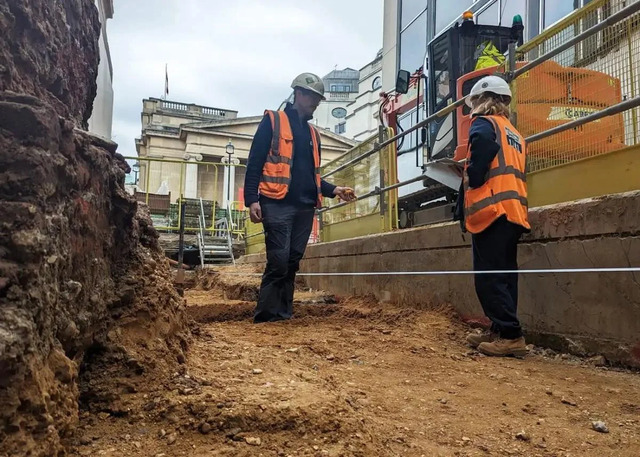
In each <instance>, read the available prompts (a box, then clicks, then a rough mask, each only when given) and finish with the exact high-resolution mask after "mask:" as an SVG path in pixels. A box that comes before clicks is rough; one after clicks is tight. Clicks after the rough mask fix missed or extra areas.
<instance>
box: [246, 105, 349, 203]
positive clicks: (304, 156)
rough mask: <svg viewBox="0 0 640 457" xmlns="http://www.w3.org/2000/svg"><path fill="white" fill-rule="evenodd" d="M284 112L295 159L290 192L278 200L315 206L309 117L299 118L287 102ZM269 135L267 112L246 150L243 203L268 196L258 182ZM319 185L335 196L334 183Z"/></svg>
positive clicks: (269, 125) (267, 151) (270, 131)
mask: <svg viewBox="0 0 640 457" xmlns="http://www.w3.org/2000/svg"><path fill="white" fill-rule="evenodd" d="M284 112H285V113H286V114H287V117H288V118H289V123H290V124H291V131H292V133H293V157H294V160H293V167H292V170H291V183H290V184H289V192H288V193H287V195H286V197H285V198H284V199H283V200H278V201H284V202H287V203H293V204H295V205H300V206H315V205H316V202H317V200H318V191H317V188H316V178H315V164H314V162H313V144H312V142H311V132H310V130H309V126H308V124H307V122H308V121H309V120H310V119H311V118H307V119H300V117H299V116H298V112H297V111H296V110H295V109H294V108H293V106H292V105H291V104H287V106H286V108H285V109H284ZM272 137H273V128H272V127H271V120H270V119H269V116H268V115H265V116H264V118H263V119H262V122H260V125H259V126H258V130H257V131H256V134H255V136H254V137H253V143H251V150H250V151H249V161H248V163H247V171H246V175H245V178H244V204H245V205H246V206H251V204H252V203H255V202H257V201H258V200H259V199H267V197H264V196H258V186H259V185H260V177H261V176H262V169H263V167H264V163H265V162H266V160H267V155H268V154H269V150H270V149H271V139H272ZM321 188H322V195H324V196H325V197H334V195H333V190H334V189H335V188H336V186H334V185H333V184H329V183H328V182H326V181H324V180H322V186H321ZM268 200H271V199H268Z"/></svg>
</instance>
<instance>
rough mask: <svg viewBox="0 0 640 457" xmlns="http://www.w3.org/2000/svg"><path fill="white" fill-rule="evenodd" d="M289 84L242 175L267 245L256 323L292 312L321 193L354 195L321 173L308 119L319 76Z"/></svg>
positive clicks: (319, 93)
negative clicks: (290, 94)
mask: <svg viewBox="0 0 640 457" xmlns="http://www.w3.org/2000/svg"><path fill="white" fill-rule="evenodd" d="M291 87H292V88H293V90H294V101H293V103H287V105H286V107H285V109H284V111H270V110H267V111H265V115H264V118H263V119H262V122H261V123H260V125H259V126H258V130H257V131H256V134H255V136H254V138H253V143H252V144H251V150H250V152H249V161H248V163H247V171H246V176H245V183H244V193H245V194H244V200H245V205H246V206H247V207H248V208H249V217H250V219H251V221H252V222H254V223H259V222H262V225H263V227H264V233H265V244H266V247H267V266H266V268H265V271H264V274H263V276H262V284H261V286H260V294H259V297H258V303H257V305H256V309H255V313H254V318H253V321H254V322H255V323H260V322H273V321H279V320H285V319H290V318H291V316H292V315H293V291H294V283H295V277H296V272H297V271H298V267H299V264H300V260H301V259H302V256H303V255H304V251H305V249H306V247H307V242H308V241H309V235H310V234H311V229H312V226H313V219H314V216H315V209H316V208H319V207H320V206H321V198H322V196H325V197H329V198H333V197H335V196H338V197H340V198H341V199H342V200H345V201H350V200H353V199H355V198H356V197H355V194H354V192H353V189H351V188H348V187H336V186H334V185H333V184H329V183H328V182H326V181H324V180H323V179H322V178H321V177H320V157H321V144H320V134H319V133H318V130H317V129H316V128H315V127H314V126H312V125H311V124H309V120H311V119H312V117H313V113H314V111H315V110H316V108H317V107H318V104H319V103H320V101H321V100H324V99H325V98H324V83H323V82H322V79H320V78H319V77H318V76H316V75H314V74H313V73H302V74H301V75H299V76H297V77H296V78H295V79H294V80H293V83H292V84H291Z"/></svg>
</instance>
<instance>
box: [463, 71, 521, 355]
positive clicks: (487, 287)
mask: <svg viewBox="0 0 640 457" xmlns="http://www.w3.org/2000/svg"><path fill="white" fill-rule="evenodd" d="M510 101H511V90H510V89H509V85H508V84H507V83H506V82H505V81H504V80H503V79H502V78H500V77H498V76H487V77H484V78H482V79H481V80H479V81H478V82H477V83H476V84H475V85H474V86H473V88H472V89H471V93H470V94H469V97H468V98H467V104H468V105H469V106H470V107H471V115H472V117H473V120H472V123H471V128H470V130H469V150H468V153H467V161H466V164H465V171H464V178H463V188H464V193H463V201H462V203H461V204H460V206H462V208H463V212H464V227H465V228H466V230H467V231H469V232H471V237H472V248H473V267H474V269H475V270H476V271H487V270H503V271H505V270H506V271H513V273H509V272H506V273H505V272H503V273H495V274H494V273H489V274H486V273H485V274H476V275H475V288H476V294H477V295H478V299H479V300H480V304H481V305H482V309H483V310H484V313H485V315H486V316H487V317H488V318H489V319H490V320H491V322H492V325H491V329H490V330H489V331H487V332H485V333H483V334H477V333H474V334H470V335H469V336H468V337H467V342H468V343H469V344H470V345H471V346H472V347H476V348H478V350H479V351H480V352H482V353H484V354H486V355H493V356H509V355H511V356H524V355H525V354H526V353H527V348H526V344H525V340H524V337H523V336H522V329H521V328H520V321H519V320H518V316H517V310H518V273H517V269H518V262H517V245H518V240H519V239H520V236H521V235H522V234H523V233H524V232H526V231H529V230H530V229H531V226H530V225H529V220H528V217H527V210H528V208H527V180H526V145H525V142H524V138H523V137H522V135H520V133H519V132H518V131H517V130H516V128H515V127H514V126H513V125H512V124H511V122H510V121H509V103H510Z"/></svg>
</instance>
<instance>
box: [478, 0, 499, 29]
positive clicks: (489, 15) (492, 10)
mask: <svg viewBox="0 0 640 457" xmlns="http://www.w3.org/2000/svg"><path fill="white" fill-rule="evenodd" d="M498 16H500V2H499V1H498V0H496V1H495V2H494V3H493V4H492V5H491V6H490V7H489V8H487V9H485V10H484V11H482V12H481V13H479V14H478V15H477V20H476V23H478V24H482V25H496V24H497V23H498Z"/></svg>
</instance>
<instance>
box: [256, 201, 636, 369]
mask: <svg viewBox="0 0 640 457" xmlns="http://www.w3.org/2000/svg"><path fill="white" fill-rule="evenodd" d="M530 216H531V222H532V227H533V231H532V233H531V234H529V235H527V236H526V237H525V238H524V239H523V241H522V243H521V245H520V247H519V256H518V257H519V264H520V268H521V269H540V268H585V267H586V268H593V267H626V266H640V224H639V221H640V192H631V193H626V194H618V195H615V196H608V197H602V198H596V199H588V200H582V201H577V202H571V203H566V204H558V205H552V206H547V207H542V208H538V209H535V210H532V211H531V213H530ZM469 241H470V235H469V234H465V235H464V237H463V236H462V234H461V232H460V228H459V225H458V224H453V223H449V224H440V225H437V226H431V227H424V228H417V229H412V230H403V231H398V232H394V233H388V234H383V235H373V236H368V237H361V238H355V239H351V240H345V241H338V242H333V243H322V244H316V245H309V247H308V249H307V253H306V256H305V259H304V261H303V264H302V268H301V271H302V272H353V271H429V270H470V269H471V267H472V265H471V252H470V246H469ZM247 260H248V261H261V257H260V256H255V257H253V259H247ZM305 279H306V281H307V283H308V284H309V286H310V287H313V288H317V289H323V290H327V291H330V292H332V293H335V294H338V295H365V294H374V295H375V296H376V297H378V298H379V299H380V300H383V301H384V300H387V301H391V302H396V303H400V304H406V305H411V306H420V307H423V306H424V307H431V306H440V305H443V304H448V305H451V306H452V307H453V308H454V309H455V310H456V311H457V312H458V313H459V315H460V316H461V317H462V318H463V319H464V320H466V321H482V320H483V317H484V316H483V313H482V310H481V308H480V305H479V303H478V301H477V298H476V295H475V292H474V287H473V276H471V275H467V276H462V275H457V276H449V275H447V276H415V275H413V276H410V275H406V276H353V277H349V276H343V277H330V276H318V277H315V276H314V277H306V278H305ZM519 314H520V318H521V320H522V324H523V327H524V329H525V331H526V334H527V338H528V339H529V341H530V342H536V343H541V344H544V345H548V346H550V347H554V348H556V349H562V350H566V351H570V352H573V353H577V354H584V355H588V354H595V353H599V354H603V355H605V356H606V357H607V358H608V359H609V360H611V361H614V362H617V363H621V364H625V365H631V366H636V367H640V273H601V274H593V273H586V274H585V273H581V274H577V273H574V274H567V273H563V274H528V275H521V276H520V303H519Z"/></svg>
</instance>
